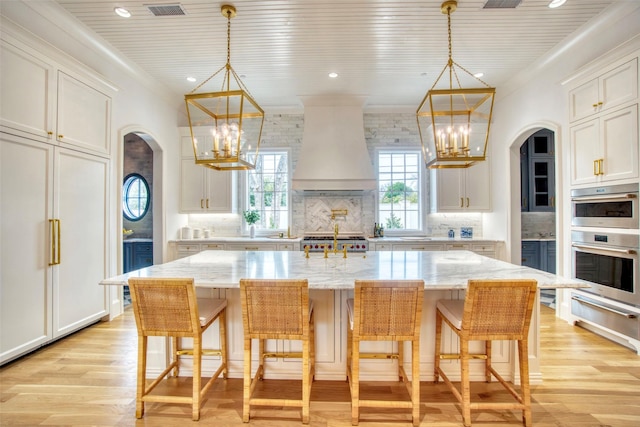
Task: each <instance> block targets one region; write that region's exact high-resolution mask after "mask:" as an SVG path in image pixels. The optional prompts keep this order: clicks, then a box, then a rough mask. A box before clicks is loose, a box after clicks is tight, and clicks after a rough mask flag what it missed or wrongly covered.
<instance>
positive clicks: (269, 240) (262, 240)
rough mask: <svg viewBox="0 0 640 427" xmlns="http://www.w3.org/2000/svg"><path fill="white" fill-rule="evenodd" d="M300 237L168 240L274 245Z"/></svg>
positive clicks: (221, 237) (215, 237)
mask: <svg viewBox="0 0 640 427" xmlns="http://www.w3.org/2000/svg"><path fill="white" fill-rule="evenodd" d="M301 240H302V237H278V236H256V237H254V238H253V239H252V238H251V237H242V236H237V237H223V236H219V237H218V236H211V237H207V238H204V237H203V238H198V239H176V240H170V241H169V242H170V243H171V242H173V243H208V242H223V243H251V242H257V243H274V242H300V241H301Z"/></svg>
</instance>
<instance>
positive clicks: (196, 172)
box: [180, 159, 205, 213]
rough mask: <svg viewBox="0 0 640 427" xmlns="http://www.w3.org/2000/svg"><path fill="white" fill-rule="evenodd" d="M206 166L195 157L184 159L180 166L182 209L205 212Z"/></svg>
mask: <svg viewBox="0 0 640 427" xmlns="http://www.w3.org/2000/svg"><path fill="white" fill-rule="evenodd" d="M204 178H205V168H204V167H203V166H200V165H196V164H195V163H194V161H193V159H182V163H181V168H180V184H181V185H180V211H181V212H185V213H188V212H199V213H202V212H204V209H205V203H204V192H205V182H204Z"/></svg>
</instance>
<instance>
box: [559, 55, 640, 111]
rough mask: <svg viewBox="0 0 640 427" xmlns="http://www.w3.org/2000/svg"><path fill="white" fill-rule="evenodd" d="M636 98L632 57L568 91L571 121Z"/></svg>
mask: <svg viewBox="0 0 640 427" xmlns="http://www.w3.org/2000/svg"><path fill="white" fill-rule="evenodd" d="M637 97H638V59H637V58H634V59H632V60H630V61H628V62H625V63H624V64H622V65H619V66H617V67H615V68H613V69H612V70H610V71H608V72H605V73H603V74H601V75H599V76H598V77H596V78H594V79H592V80H589V81H588V82H586V83H584V84H583V85H581V86H578V87H577V88H575V89H573V90H571V91H570V92H569V120H570V121H571V122H574V121H577V120H581V119H584V118H586V117H589V116H592V115H594V114H598V113H602V112H605V111H607V110H610V109H611V108H614V107H617V106H618V105H622V104H624V103H626V102H629V101H633V100H635V99H636V98H637Z"/></svg>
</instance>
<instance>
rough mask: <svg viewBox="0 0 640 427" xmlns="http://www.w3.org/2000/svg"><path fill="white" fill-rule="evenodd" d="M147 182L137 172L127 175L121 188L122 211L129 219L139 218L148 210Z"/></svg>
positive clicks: (135, 219) (136, 219)
mask: <svg viewBox="0 0 640 427" xmlns="http://www.w3.org/2000/svg"><path fill="white" fill-rule="evenodd" d="M149 202H150V200H149V184H148V183H147V180H146V179H144V177H143V176H142V175H140V174H137V173H132V174H130V175H127V176H126V178H125V179H124V186H123V188H122V211H123V214H124V217H125V218H126V219H128V220H129V221H138V220H141V219H142V218H143V217H144V216H145V214H146V213H147V211H148V210H149Z"/></svg>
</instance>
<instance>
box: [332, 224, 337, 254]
mask: <svg viewBox="0 0 640 427" xmlns="http://www.w3.org/2000/svg"><path fill="white" fill-rule="evenodd" d="M337 252H338V223H336V224H335V225H334V226H333V253H334V254H335V253H337Z"/></svg>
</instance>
